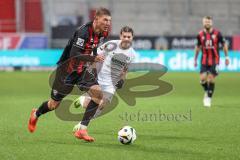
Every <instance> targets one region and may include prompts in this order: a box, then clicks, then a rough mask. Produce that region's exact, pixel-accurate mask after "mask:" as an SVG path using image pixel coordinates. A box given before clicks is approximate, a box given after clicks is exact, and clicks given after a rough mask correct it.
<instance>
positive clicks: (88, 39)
mask: <svg viewBox="0 0 240 160" xmlns="http://www.w3.org/2000/svg"><path fill="white" fill-rule="evenodd" d="M110 24H111V14H110V11H109V10H108V9H106V8H99V9H97V11H96V15H95V17H94V20H93V22H89V23H86V24H84V25H82V26H81V27H79V28H78V29H77V30H76V31H75V33H74V35H73V36H72V37H71V38H70V40H69V42H68V44H67V45H66V47H65V49H64V51H63V54H62V56H61V58H60V59H59V61H58V63H57V64H58V65H57V69H56V76H55V79H54V82H53V86H52V91H51V98H50V99H49V100H47V101H45V102H43V103H42V104H41V105H40V106H39V108H38V109H33V110H32V112H31V115H30V119H29V123H28V130H29V131H30V132H34V131H35V129H36V125H37V121H38V119H39V117H40V116H42V115H43V114H46V113H47V112H49V111H52V110H55V109H56V108H57V107H58V106H59V105H60V103H61V101H62V99H63V98H64V97H66V96H67V95H68V94H70V93H71V91H72V89H73V87H74V85H76V84H77V85H78V86H79V85H82V90H85V91H87V92H88V93H89V94H90V95H92V96H93V97H94V98H93V99H92V100H91V102H90V103H89V105H88V106H87V109H86V112H87V111H88V110H92V108H96V107H97V106H98V104H99V102H100V100H101V99H102V97H101V95H102V94H101V92H100V91H99V93H98V87H99V85H97V83H96V84H95V81H94V77H91V78H92V79H93V81H91V83H89V82H90V81H87V82H86V76H85V75H86V74H88V72H86V71H87V69H88V63H87V62H89V63H90V62H103V61H104V56H103V55H97V54H96V51H97V47H98V46H99V44H101V43H103V42H104V40H105V39H106V38H107V36H108V30H109V27H110ZM60 34H61V33H60ZM88 75H91V74H88ZM93 76H94V75H93ZM95 79H97V78H96V77H95ZM84 115H85V116H84V118H85V119H88V115H87V113H85V114H84ZM82 137H83V139H85V140H91V137H89V136H88V134H87V132H85V133H84V136H82Z"/></svg>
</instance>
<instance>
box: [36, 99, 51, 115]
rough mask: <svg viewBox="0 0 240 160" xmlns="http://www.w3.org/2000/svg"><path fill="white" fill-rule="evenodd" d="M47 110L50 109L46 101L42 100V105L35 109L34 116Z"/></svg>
mask: <svg viewBox="0 0 240 160" xmlns="http://www.w3.org/2000/svg"><path fill="white" fill-rule="evenodd" d="M49 111H51V110H50V109H49V108H48V101H46V102H43V103H42V105H41V106H40V107H39V108H38V110H37V111H36V116H37V117H40V116H41V115H42V114H45V113H47V112H49Z"/></svg>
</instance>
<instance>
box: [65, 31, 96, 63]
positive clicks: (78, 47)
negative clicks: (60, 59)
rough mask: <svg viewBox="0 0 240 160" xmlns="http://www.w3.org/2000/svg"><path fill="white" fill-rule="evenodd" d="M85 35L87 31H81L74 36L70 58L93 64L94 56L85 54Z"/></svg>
mask: <svg viewBox="0 0 240 160" xmlns="http://www.w3.org/2000/svg"><path fill="white" fill-rule="evenodd" d="M87 34H88V33H87V31H84V30H83V29H82V30H80V31H78V32H77V33H76V34H75V36H74V41H73V44H72V48H71V51H70V57H76V58H77V59H78V60H79V61H88V62H93V61H94V59H95V57H96V56H92V55H90V54H85V45H86V41H87V40H88V38H87Z"/></svg>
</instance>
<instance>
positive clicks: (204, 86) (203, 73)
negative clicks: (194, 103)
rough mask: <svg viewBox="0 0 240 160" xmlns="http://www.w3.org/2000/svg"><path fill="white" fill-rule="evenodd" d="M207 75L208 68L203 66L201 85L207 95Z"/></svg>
mask: <svg viewBox="0 0 240 160" xmlns="http://www.w3.org/2000/svg"><path fill="white" fill-rule="evenodd" d="M207 75H208V73H207V66H205V65H202V66H201V70H200V84H201V86H202V87H203V90H204V92H205V93H207V91H208V82H207Z"/></svg>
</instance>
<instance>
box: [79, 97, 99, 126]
mask: <svg viewBox="0 0 240 160" xmlns="http://www.w3.org/2000/svg"><path fill="white" fill-rule="evenodd" d="M97 109H98V104H97V103H95V102H94V101H93V100H91V101H90V102H89V104H88V106H87V108H86V110H85V113H84V115H83V119H82V121H81V124H82V125H84V126H88V124H89V122H90V120H91V119H92V118H93V116H94V114H95V113H96V111H97Z"/></svg>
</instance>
